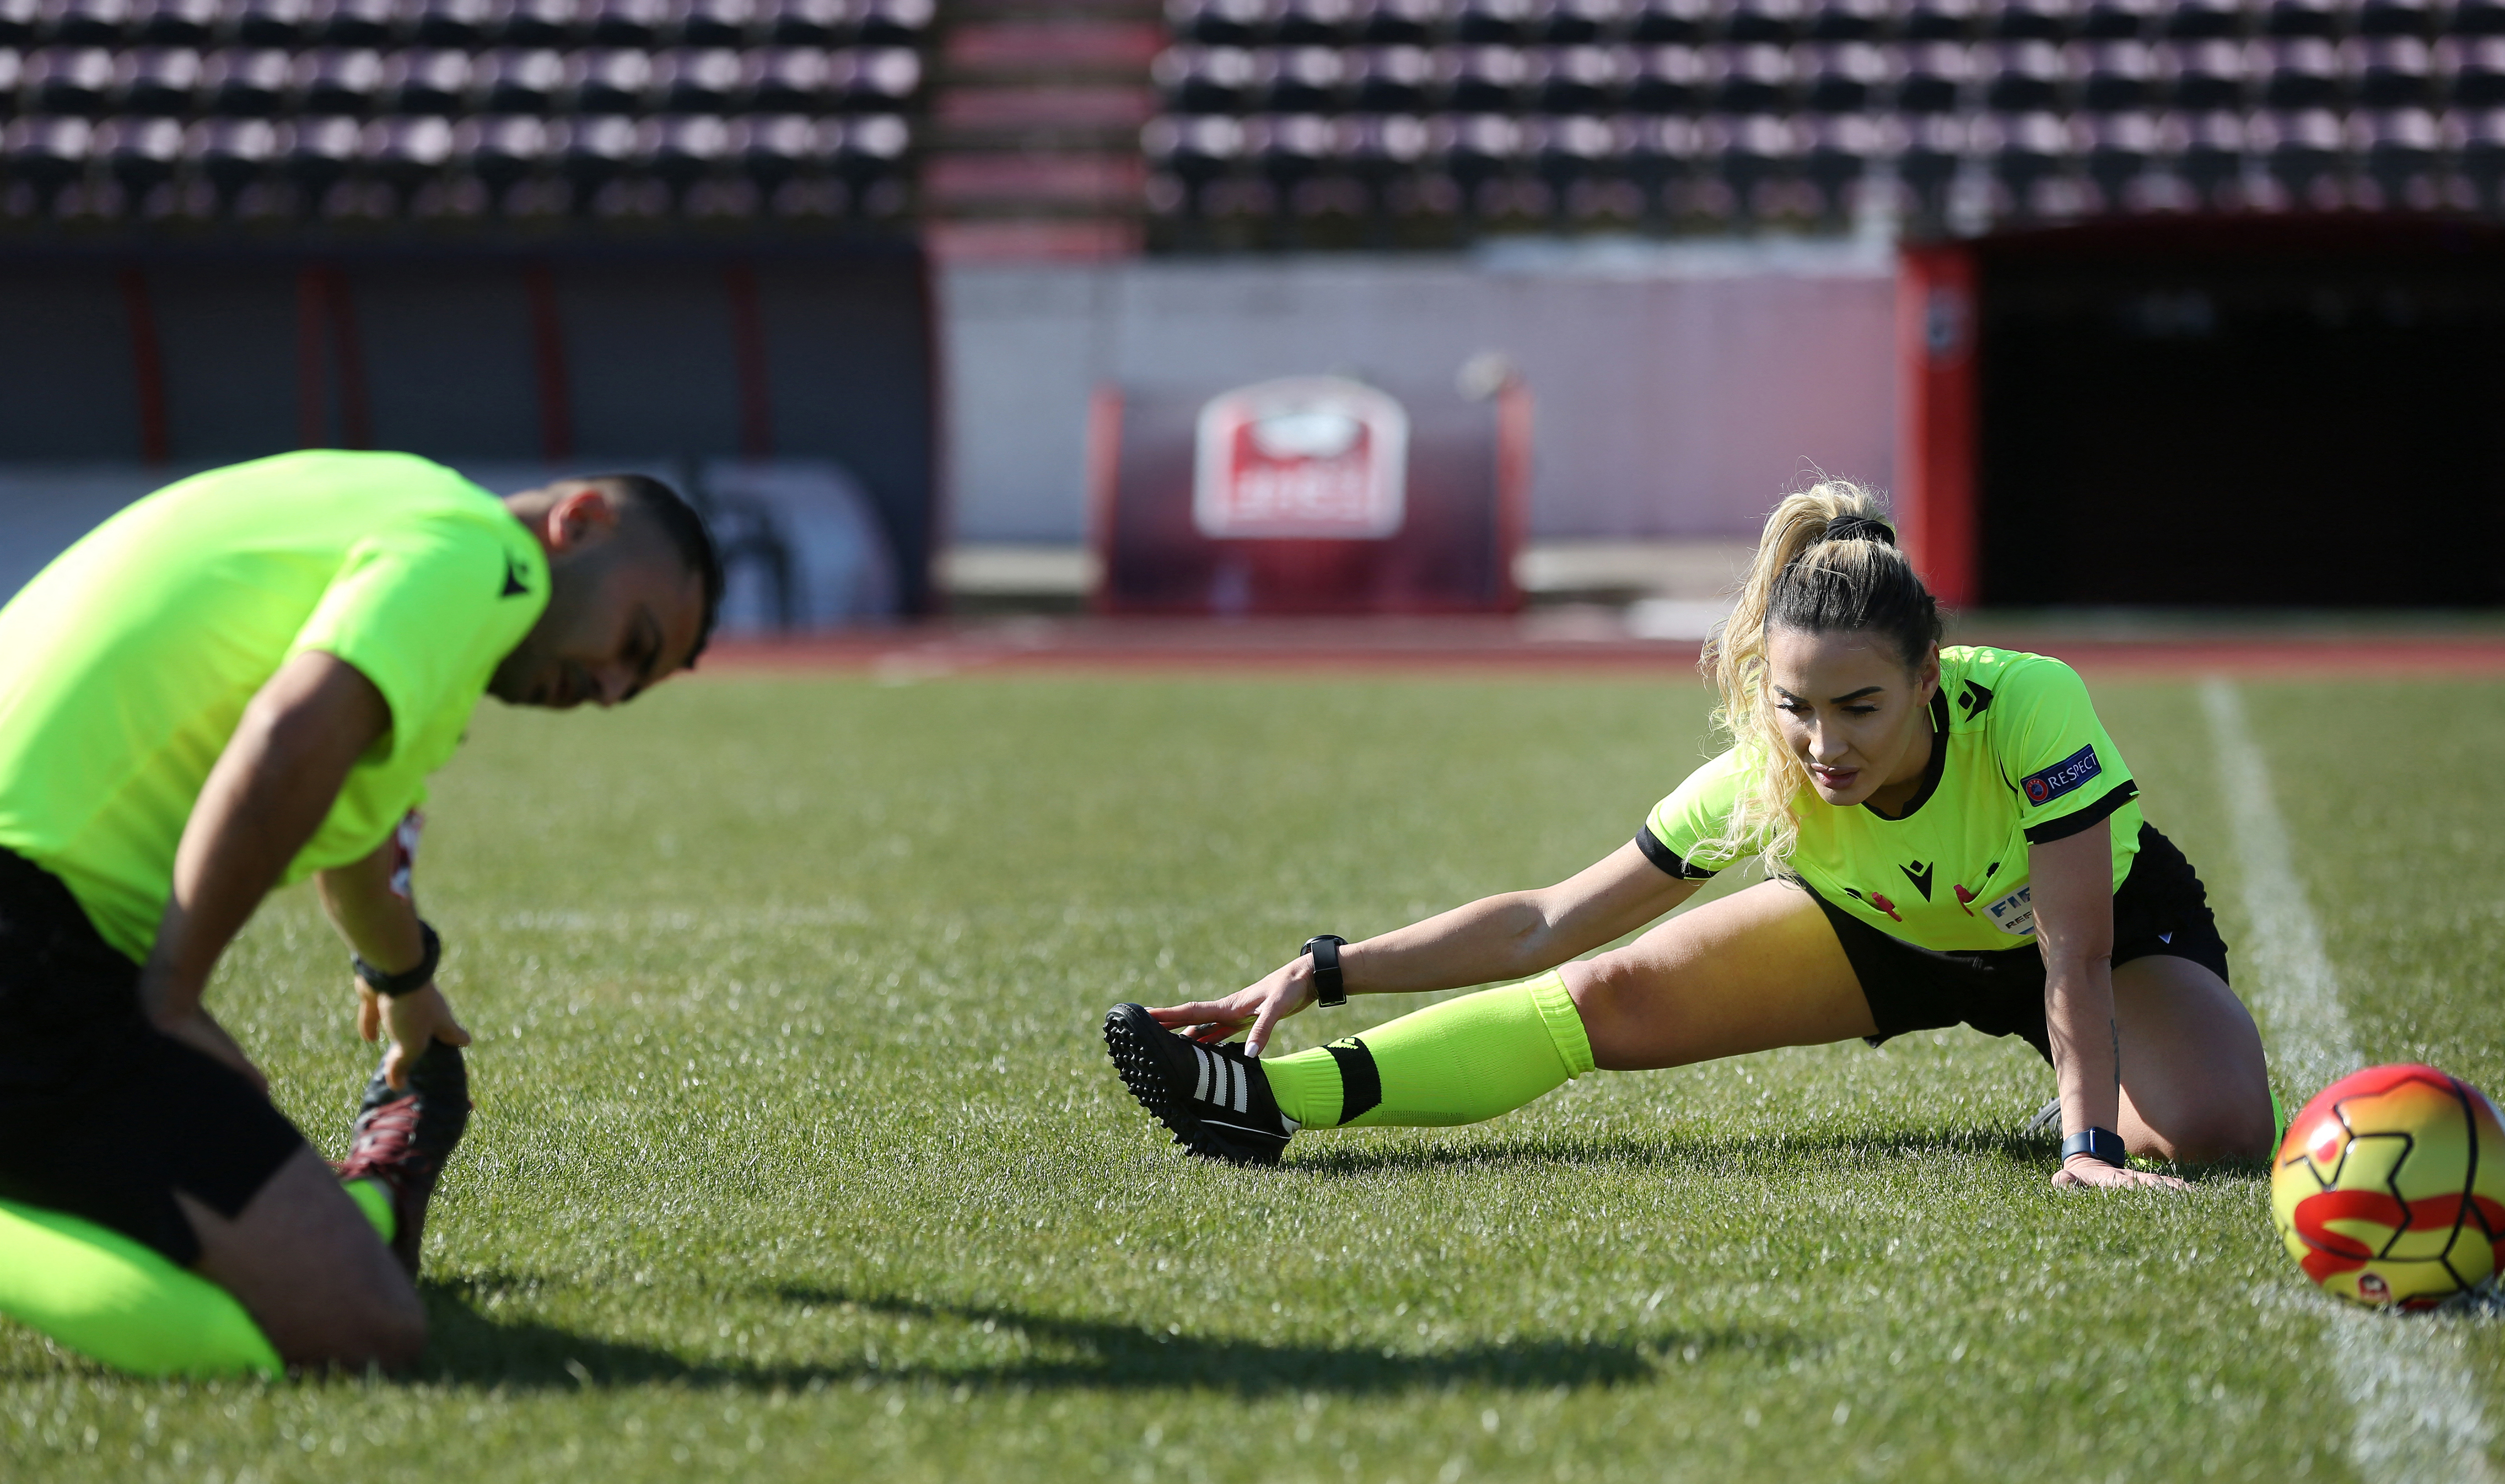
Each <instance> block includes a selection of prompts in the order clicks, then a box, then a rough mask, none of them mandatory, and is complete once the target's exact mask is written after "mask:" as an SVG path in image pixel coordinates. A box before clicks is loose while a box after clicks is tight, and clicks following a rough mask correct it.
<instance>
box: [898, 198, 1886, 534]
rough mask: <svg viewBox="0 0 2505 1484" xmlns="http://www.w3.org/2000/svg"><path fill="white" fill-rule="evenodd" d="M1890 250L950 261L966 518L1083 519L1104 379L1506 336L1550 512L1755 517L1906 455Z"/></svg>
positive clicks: (947, 283) (1448, 347)
mask: <svg viewBox="0 0 2505 1484" xmlns="http://www.w3.org/2000/svg"><path fill="white" fill-rule="evenodd" d="M1893 274H1894V266H1893V261H1892V258H1891V257H1890V255H1889V254H1888V251H1887V250H1886V248H1885V247H1884V246H1881V245H1872V244H1862V243H1838V244H1808V243H1789V244H1785V243H1776V244H1771V245H1749V244H1722V245H1712V246H1706V247H1697V248H1687V249H1679V248H1657V249H1650V250H1643V251H1639V250H1635V249H1619V250H1608V249H1604V250H1601V251H1598V252H1594V251H1590V250H1584V251H1580V252H1577V251H1573V250H1570V249H1565V248H1544V247H1527V248H1521V249H1516V250H1514V251H1512V252H1510V253H1498V254H1492V255H1486V256H1481V257H1476V258H1471V259H1458V258H1429V259H1419V258H1359V257H1334V258H1311V259H1222V260H1220V259H1210V260H1176V259H1167V260H1148V261H1141V262H1132V263H1123V264H1114V265H1085V266H1080V265H1071V266H1002V265H991V266H983V265H964V266H957V267H952V268H949V269H946V270H944V271H943V272H942V274H941V276H940V281H939V302H940V315H939V318H940V326H941V334H942V337H943V339H942V345H943V355H944V357H945V377H946V385H947V393H946V409H947V411H946V417H947V427H946V431H945V434H944V436H945V439H946V443H947V447H948V451H949V471H948V477H947V485H946V487H947V489H948V492H949V505H948V512H947V516H948V522H949V525H950V528H951V534H952V536H953V538H954V539H955V540H957V541H1035V542H1075V541H1077V540H1080V539H1082V538H1083V535H1084V488H1083V487H1084V455H1085V431H1086V402H1087V396H1088V392H1089V389H1090V388H1091V387H1093V386H1096V385H1098V384H1099V383H1108V382H1110V383H1112V384H1115V385H1123V386H1131V387H1152V386H1156V385H1159V384H1161V383H1167V382H1192V383H1203V382H1206V381H1207V380H1208V379H1210V378H1212V377H1223V378H1226V379H1228V380H1232V381H1239V382H1250V381H1254V380H1258V379H1261V378H1263V377H1268V376H1279V375H1287V374H1290V373H1295V372H1312V371H1346V372H1353V373H1355V374H1358V375H1360V376H1374V377H1379V378H1382V379H1384V380H1386V381H1403V380H1410V381H1415V380H1425V379H1428V378H1438V377H1451V376H1453V375H1454V374H1455V373H1456V372H1457V371H1458V370H1459V368H1460V367H1461V365H1462V363H1463V362H1464V361H1466V360H1467V359H1469V358H1470V357H1472V356H1474V355H1477V354H1480V353H1482V352H1488V351H1496V352H1499V353H1501V354H1503V355H1505V356H1506V357H1509V358H1510V359H1511V360H1512V361H1513V362H1515V363H1516V364H1517V365H1519V366H1520V367H1521V368H1522V371H1523V373H1524V375H1525V376H1526V377H1527V378H1528V380H1529V383H1530V385H1531V388H1532V392H1533V395H1534V396H1535V398H1536V404H1537V431H1536V433H1535V440H1534V443H1535V460H1534V465H1535V466H1534V470H1533V479H1532V504H1531V528H1532V535H1534V536H1535V537H1537V538H1546V539H1561V538H1565V539H1572V538H1599V537H1690V538H1695V537H1725V536H1733V535H1751V534H1753V532H1754V530H1755V528H1756V526H1757V524H1758V522H1759V521H1760V520H1761V519H1762V518H1763V516H1764V513H1765V511H1766V508H1767V507H1768V506H1769V505H1770V504H1772V503H1773V501H1774V500H1775V498H1776V497H1777V496H1778V495H1780V494H1781V493H1782V491H1783V490H1785V489H1786V488H1788V487H1789V486H1791V485H1792V484H1793V483H1794V482H1796V481H1797V480H1798V479H1799V478H1800V476H1801V474H1802V472H1803V470H1804V469H1805V468H1806V467H1807V466H1810V465H1812V464H1815V465H1816V466H1818V467H1820V468H1823V469H1825V470H1827V471H1828V472H1830V473H1834V474H1839V475H1844V476H1848V477H1852V478H1855V479H1861V480H1865V481H1869V482H1872V483H1875V484H1879V485H1883V486H1884V485H1885V484H1886V483H1887V482H1888V479H1889V477H1890V475H1891V471H1892V468H1893V465H1894V446H1895V404H1894V388H1893V372H1894V354H1893V344H1894V320H1893V315H1894V287H1893V284H1894V278H1893Z"/></svg>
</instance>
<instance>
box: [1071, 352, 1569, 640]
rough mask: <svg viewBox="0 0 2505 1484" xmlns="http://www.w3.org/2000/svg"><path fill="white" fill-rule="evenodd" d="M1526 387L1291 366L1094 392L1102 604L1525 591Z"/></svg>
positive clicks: (1404, 608)
mask: <svg viewBox="0 0 2505 1484" xmlns="http://www.w3.org/2000/svg"><path fill="white" fill-rule="evenodd" d="M1529 433H1530V394H1529V393H1528V391H1526V390H1525V389H1524V388H1523V387H1522V386H1521V384H1520V383H1519V382H1518V381H1514V382H1509V383H1507V384H1506V385H1504V386H1503V387H1502V388H1501V389H1499V390H1498V391H1497V392H1496V393H1495V394H1494V395H1492V396H1490V397H1484V398H1472V397H1464V395H1462V393H1460V392H1459V391H1457V390H1454V389H1452V388H1443V389H1432V388H1428V389H1420V388H1394V387H1383V386H1374V385H1369V384H1367V383H1364V382H1360V381H1357V380H1354V379H1352V378H1349V377H1344V376H1289V377H1281V378H1278V379H1275V380H1269V381H1263V382H1258V383H1255V384H1253V385H1251V386H1243V387H1231V388H1206V389H1204V388H1156V389H1142V390H1135V391H1121V390H1116V389H1112V388H1105V389H1102V390H1100V391H1099V393H1098V394H1097V398H1096V405H1095V409H1094V415H1093V417H1092V418H1091V420H1090V428H1089V440H1090V448H1089V467H1090V470H1091V479H1092V480H1093V482H1094V486H1095V487H1094V489H1093V491H1092V492H1091V493H1092V506H1093V508H1092V510H1091V517H1092V521H1091V524H1092V528H1093V529H1092V531H1091V537H1092V540H1093V542H1094V544H1095V547H1096V551H1097V555H1098V557H1099V558H1100V563H1099V570H1100V572H1101V574H1102V575H1101V577H1100V583H1099V587H1098V591H1097V594H1096V601H1097V606H1098V607H1099V608H1100V609H1101V610H1103V611H1107V612H1117V613H1121V612H1136V613H1217V614H1236V613H1429V612H1488V611H1501V610H1505V609H1509V608H1511V607H1513V606H1515V605H1516V604H1517V603H1518V602H1519V595H1518V594H1517V592H1516V591H1515V588H1514V585H1513V574H1512V565H1513V555H1514V552H1515V550H1516V548H1517V547H1518V546H1519V544H1520V541H1521V527H1522V518H1521V506H1522V500H1523V493H1524V492H1523V488H1522V486H1523V483H1524V475H1525V473H1526V472H1527V470H1528V468H1529V456H1528V447H1527V444H1528V440H1529Z"/></svg>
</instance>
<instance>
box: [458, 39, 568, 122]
mask: <svg viewBox="0 0 2505 1484" xmlns="http://www.w3.org/2000/svg"><path fill="white" fill-rule="evenodd" d="M471 86H472V88H473V90H474V93H475V95H476V97H477V98H478V100H479V102H480V103H481V105H482V106H483V107H484V108H485V109H486V111H487V112H489V113H492V114H546V113H550V112H553V111H554V110H555V108H556V103H557V98H558V96H559V95H560V94H562V93H563V92H564V91H565V88H566V67H565V58H564V57H563V56H561V55H559V54H558V53H557V52H551V51H547V50H545V49H537V48H535V49H532V50H529V51H505V52H485V53H483V54H481V55H479V56H477V57H476V58H475V59H474V60H473V62H472V67H471Z"/></svg>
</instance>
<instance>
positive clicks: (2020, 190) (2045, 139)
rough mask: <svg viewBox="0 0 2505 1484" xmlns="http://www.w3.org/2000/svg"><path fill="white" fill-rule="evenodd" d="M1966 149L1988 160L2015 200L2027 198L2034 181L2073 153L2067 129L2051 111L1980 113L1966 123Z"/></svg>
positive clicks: (2068, 160)
mask: <svg viewBox="0 0 2505 1484" xmlns="http://www.w3.org/2000/svg"><path fill="white" fill-rule="evenodd" d="M1966 149H1967V153H1968V154H1970V155H1974V156H1976V157H1977V158H1981V159H1985V160H1988V161H1990V163H1991V166H1992V171H1993V175H1994V176H1995V177H1997V178H1998V179H1999V180H2000V181H2002V182H2003V183H2004V184H2006V185H2007V186H2008V187H2009V190H2010V195H2011V197H2012V199H2014V200H2021V201H2023V200H2026V199H2027V198H2028V195H2029V190H2031V188H2032V187H2033V185H2034V184H2035V182H2036V181H2038V180H2039V179H2041V178H2042V177H2044V176H2046V175H2049V174H2052V173H2054V172H2056V171H2059V170H2061V169H2062V168H2063V167H2064V166H2065V165H2066V164H2068V163H2070V161H2071V159H2072V157H2073V153H2074V152H2073V150H2072V147H2071V140H2070V131H2069V129H2068V128H2067V127H2066V126H2064V123H2063V121H2062V120H2061V118H2060V116H2058V115H2055V114H2051V113H2042V112H2037V113H2024V114H1979V115H1977V116H1976V117H1975V119H1974V121H1973V123H1972V124H1971V125H1969V126H1968V131H1967V138H1966Z"/></svg>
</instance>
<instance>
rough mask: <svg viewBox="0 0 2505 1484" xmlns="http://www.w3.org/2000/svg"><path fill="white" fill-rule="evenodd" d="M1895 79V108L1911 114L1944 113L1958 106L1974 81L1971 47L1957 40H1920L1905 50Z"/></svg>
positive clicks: (1973, 62)
mask: <svg viewBox="0 0 2505 1484" xmlns="http://www.w3.org/2000/svg"><path fill="white" fill-rule="evenodd" d="M1903 58H1904V63H1903V70H1902V71H1901V72H1899V73H1898V75H1897V79H1896V100H1895V101H1896V107H1897V109H1898V110H1899V111H1900V112H1903V113H1908V114H1944V113H1947V112H1949V111H1950V110H1952V109H1954V108H1956V107H1957V106H1958V102H1959V101H1960V99H1961V97H1962V95H1963V94H1964V91H1965V89H1966V87H1967V86H1968V85H1969V84H1970V83H1972V82H1973V81H1974V77H1975V61H1974V53H1973V51H1972V49H1970V48H1968V47H1965V46H1961V45H1959V44H1958V43H1955V42H1943V41H1934V42H1921V43H1917V44H1916V45H1913V46H1910V47H1907V48H1906V49H1905V50H1904V52H1903Z"/></svg>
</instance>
